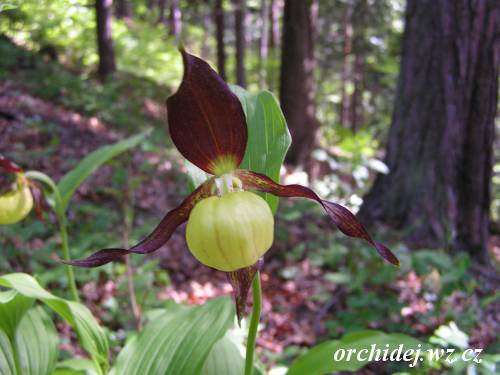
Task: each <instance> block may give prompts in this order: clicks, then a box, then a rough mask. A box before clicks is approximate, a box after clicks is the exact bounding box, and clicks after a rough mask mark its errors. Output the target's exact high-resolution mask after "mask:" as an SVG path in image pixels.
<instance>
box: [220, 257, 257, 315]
mask: <svg viewBox="0 0 500 375" xmlns="http://www.w3.org/2000/svg"><path fill="white" fill-rule="evenodd" d="M263 264H264V259H263V258H260V259H259V260H258V261H257V263H255V264H254V265H252V266H249V267H245V268H241V269H239V270H237V271H233V272H228V273H226V275H227V279H228V281H229V283H230V284H231V286H232V287H233V295H234V300H235V303H236V316H237V317H238V325H240V323H241V319H242V318H243V315H245V313H246V306H247V298H248V290H249V289H250V286H251V285H252V281H253V278H254V277H255V274H256V273H257V271H260V269H261V268H262V265H263Z"/></svg>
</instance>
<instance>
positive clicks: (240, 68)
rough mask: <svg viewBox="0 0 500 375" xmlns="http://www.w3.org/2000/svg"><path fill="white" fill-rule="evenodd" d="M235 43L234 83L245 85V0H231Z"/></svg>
mask: <svg viewBox="0 0 500 375" xmlns="http://www.w3.org/2000/svg"><path fill="white" fill-rule="evenodd" d="M233 4H234V35H235V43H236V83H237V84H238V85H240V86H241V87H246V79H245V0H233Z"/></svg>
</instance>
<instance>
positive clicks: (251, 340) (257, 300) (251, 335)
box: [245, 271, 262, 375]
mask: <svg viewBox="0 0 500 375" xmlns="http://www.w3.org/2000/svg"><path fill="white" fill-rule="evenodd" d="M252 296H253V306H252V316H251V317H250V326H249V327H248V338H247V350H246V356H245V375H252V373H253V367H254V366H253V358H254V353H255V343H256V341H257V329H258V327H259V320H260V311H261V309H262V290H261V287H260V273H259V272H258V271H257V273H256V274H255V277H254V279H253V282H252Z"/></svg>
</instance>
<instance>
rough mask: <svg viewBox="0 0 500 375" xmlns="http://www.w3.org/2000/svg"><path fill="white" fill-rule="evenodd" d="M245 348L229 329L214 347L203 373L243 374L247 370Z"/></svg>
mask: <svg viewBox="0 0 500 375" xmlns="http://www.w3.org/2000/svg"><path fill="white" fill-rule="evenodd" d="M244 350H245V348H244V347H243V346H242V345H241V343H238V342H237V340H236V338H235V337H234V334H233V333H232V332H231V331H228V332H227V333H226V334H225V335H224V337H223V338H222V339H220V340H219V341H217V342H216V343H215V345H214V346H213V347H212V350H211V351H210V354H209V355H208V358H207V360H206V361H205V364H204V365H203V371H202V374H203V375H233V374H243V373H244V370H245V357H244Z"/></svg>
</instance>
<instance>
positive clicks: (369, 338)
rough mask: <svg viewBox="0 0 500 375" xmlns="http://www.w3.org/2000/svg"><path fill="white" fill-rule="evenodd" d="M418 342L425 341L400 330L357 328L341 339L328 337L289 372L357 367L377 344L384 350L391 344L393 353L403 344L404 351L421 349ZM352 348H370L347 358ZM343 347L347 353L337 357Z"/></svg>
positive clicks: (316, 374) (299, 374)
mask: <svg viewBox="0 0 500 375" xmlns="http://www.w3.org/2000/svg"><path fill="white" fill-rule="evenodd" d="M386 344H387V345H388V346H386ZM418 344H421V342H420V341H418V340H417V339H414V338H413V337H410V336H407V335H403V334H399V333H391V334H386V333H384V332H381V331H375V330H367V331H360V332H354V333H350V334H347V335H345V336H344V337H342V338H341V339H340V340H332V341H326V342H324V343H321V344H319V345H317V346H315V347H313V348H312V349H310V350H308V351H307V352H306V353H305V354H303V355H301V356H300V357H299V358H297V359H296V360H295V361H294V362H293V363H292V365H291V366H290V368H289V369H288V372H287V373H286V374H287V375H303V374H308V375H324V374H330V373H331V372H333V371H357V370H359V369H360V368H362V367H363V366H365V365H366V364H368V363H369V362H370V361H369V360H368V358H369V353H370V350H371V348H372V345H375V348H377V349H380V351H381V352H382V350H385V349H386V348H387V349H389V353H390V352H391V351H392V350H395V349H397V348H398V347H399V345H403V352H404V351H405V350H408V349H414V350H415V349H417V348H418ZM421 345H422V344H421ZM349 349H354V350H356V352H355V353H359V351H360V350H364V349H366V350H367V352H366V353H365V352H363V353H362V356H361V357H357V355H356V354H352V355H351V357H350V358H349V359H347V350H349ZM339 350H344V352H345V353H346V355H345V356H344V357H343V358H341V357H337V360H335V353H336V352H337V351H339ZM365 354H366V355H365ZM365 357H366V359H365ZM373 358H375V357H374V356H373Z"/></svg>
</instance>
